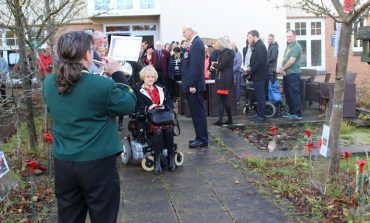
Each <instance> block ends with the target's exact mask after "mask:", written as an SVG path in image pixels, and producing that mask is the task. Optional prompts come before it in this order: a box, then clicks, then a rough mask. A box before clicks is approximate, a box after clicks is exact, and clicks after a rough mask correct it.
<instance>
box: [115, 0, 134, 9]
mask: <svg viewBox="0 0 370 223" xmlns="http://www.w3.org/2000/svg"><path fill="white" fill-rule="evenodd" d="M132 8H133V3H132V0H117V9H118V10H125V9H132Z"/></svg>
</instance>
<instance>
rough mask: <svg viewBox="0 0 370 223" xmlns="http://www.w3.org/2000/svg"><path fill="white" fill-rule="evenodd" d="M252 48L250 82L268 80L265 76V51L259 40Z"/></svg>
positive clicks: (266, 75)
mask: <svg viewBox="0 0 370 223" xmlns="http://www.w3.org/2000/svg"><path fill="white" fill-rule="evenodd" d="M251 47H253V48H252V56H251V63H250V65H249V66H250V71H249V74H250V80H252V81H261V80H266V79H268V78H269V75H268V74H267V49H266V47H265V44H263V43H262V41H261V40H258V41H257V42H256V44H254V45H253V46H251Z"/></svg>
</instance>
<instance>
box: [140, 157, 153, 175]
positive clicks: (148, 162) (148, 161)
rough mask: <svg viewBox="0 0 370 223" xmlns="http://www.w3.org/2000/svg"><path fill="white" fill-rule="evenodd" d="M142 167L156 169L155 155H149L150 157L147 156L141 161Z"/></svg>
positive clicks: (147, 169)
mask: <svg viewBox="0 0 370 223" xmlns="http://www.w3.org/2000/svg"><path fill="white" fill-rule="evenodd" d="M141 167H142V168H143V169H144V170H145V171H148V172H150V171H153V170H154V156H148V157H145V158H144V159H143V160H142V161H141Z"/></svg>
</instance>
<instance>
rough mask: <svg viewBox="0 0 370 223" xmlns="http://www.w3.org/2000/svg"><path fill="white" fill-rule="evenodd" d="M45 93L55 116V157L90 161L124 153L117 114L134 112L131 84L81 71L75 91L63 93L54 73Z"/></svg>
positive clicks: (134, 100) (48, 77)
mask: <svg viewBox="0 0 370 223" xmlns="http://www.w3.org/2000/svg"><path fill="white" fill-rule="evenodd" d="M43 95H44V100H45V104H46V106H47V109H48V111H49V112H50V115H51V117H52V119H53V134H54V145H53V147H54V157H55V158H56V159H59V160H64V161H90V160H96V159H101V158H104V157H108V156H111V155H114V154H119V153H120V152H122V146H121V142H120V138H119V134H118V130H117V123H116V118H115V117H116V116H119V115H125V114H130V113H132V112H134V111H135V105H136V96H135V94H134V92H133V91H132V89H131V88H130V87H129V86H127V85H125V84H118V83H115V82H114V81H113V80H111V79H108V78H105V77H101V76H98V75H95V74H89V73H81V79H80V80H79V81H78V82H77V83H76V84H75V85H74V86H73V89H72V92H70V93H68V94H63V95H62V94H59V93H58V86H57V83H56V81H55V75H54V74H51V75H49V76H47V77H46V79H45V81H44V85H43Z"/></svg>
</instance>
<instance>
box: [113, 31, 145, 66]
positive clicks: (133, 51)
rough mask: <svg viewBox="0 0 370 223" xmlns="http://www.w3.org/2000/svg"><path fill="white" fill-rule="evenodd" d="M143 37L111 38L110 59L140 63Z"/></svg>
mask: <svg viewBox="0 0 370 223" xmlns="http://www.w3.org/2000/svg"><path fill="white" fill-rule="evenodd" d="M142 39H143V38H142V37H131V36H111V40H110V46H109V52H108V57H112V58H114V59H116V60H120V61H138V59H139V54H140V49H141V41H142Z"/></svg>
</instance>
